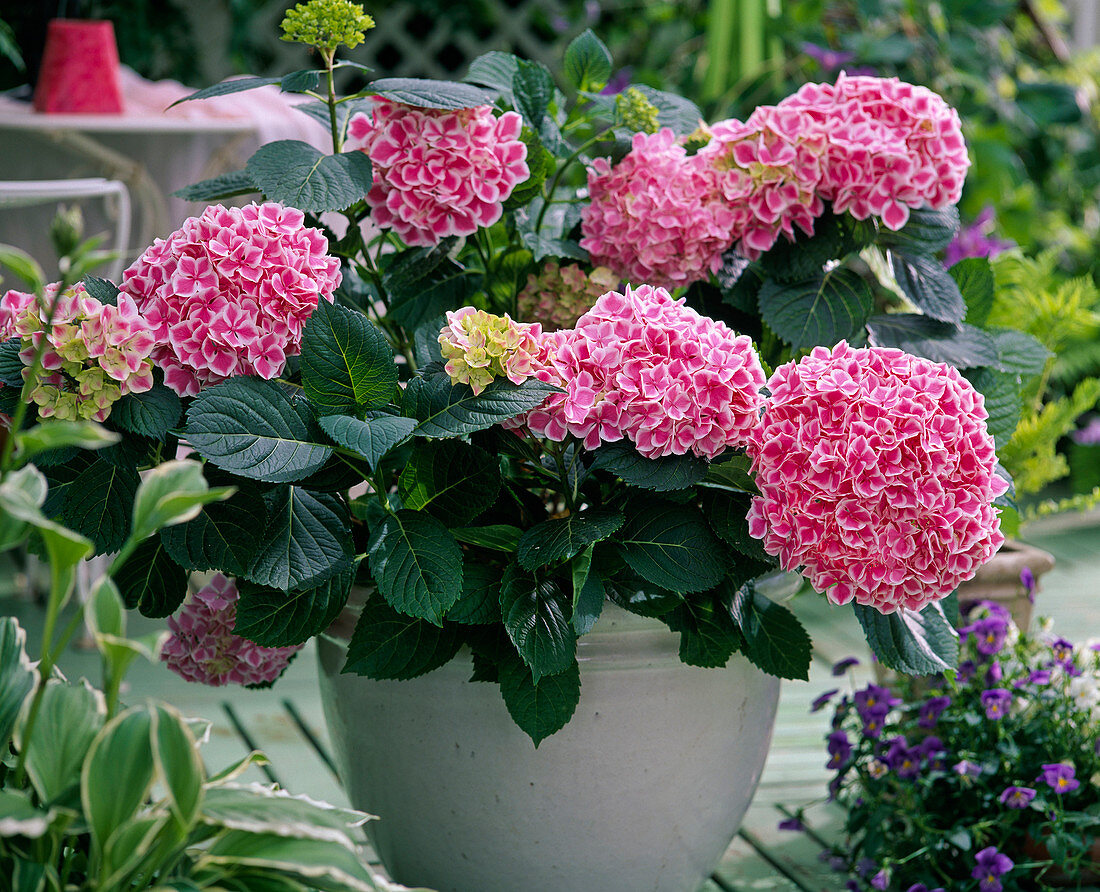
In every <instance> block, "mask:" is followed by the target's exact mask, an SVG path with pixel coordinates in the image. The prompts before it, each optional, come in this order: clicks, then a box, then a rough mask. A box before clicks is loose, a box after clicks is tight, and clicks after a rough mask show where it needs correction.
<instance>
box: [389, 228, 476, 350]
mask: <svg viewBox="0 0 1100 892" xmlns="http://www.w3.org/2000/svg"><path fill="white" fill-rule="evenodd" d="M452 241H453V240H452V239H446V240H444V242H442V243H440V244H439V245H436V246H435V247H432V248H410V249H409V250H407V251H402V252H401V253H400V254H397V255H394V258H393V259H392V260H390V261H388V262H387V263H386V264H385V267H384V269H383V271H382V284H383V286H385V288H386V291H387V292H388V294H389V296H390V305H389V317H390V318H392V319H393V320H394V321H395V322H397V324H398V325H401V326H402V327H404V328H405V329H408V330H410V331H415V330H417V329H419V328H421V327H422V326H425V325H427V324H429V323H430V322H432V321H433V320H435V319H437V318H439V317H440V316H443V315H444V314H445V313H446V312H447V311H449V310H457V309H458V308H459V307H461V306H464V305H465V304H467V303H469V300H468V298H469V297H470V296H471V295H472V294H473V293H474V291H475V290H476V288H477V282H478V277H477V276H476V275H475V274H474V273H473V272H471V271H470V270H467V269H466V268H465V267H463V266H461V265H460V264H459V263H457V262H455V261H454V260H453V259H451V257H450V256H449V255H448V252H449V250H450V249H451V247H452ZM435 336H436V337H438V336H439V332H438V331H436V332H435Z"/></svg>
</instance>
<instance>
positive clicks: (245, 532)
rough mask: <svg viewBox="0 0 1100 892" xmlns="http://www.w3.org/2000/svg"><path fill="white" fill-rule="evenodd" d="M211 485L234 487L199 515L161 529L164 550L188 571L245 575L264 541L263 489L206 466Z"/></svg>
mask: <svg viewBox="0 0 1100 892" xmlns="http://www.w3.org/2000/svg"><path fill="white" fill-rule="evenodd" d="M206 474H207V477H208V479H209V480H210V481H211V482H212V483H214V484H228V483H232V484H233V485H234V486H236V487H237V491H236V492H235V493H233V494H232V495H231V496H230V497H229V498H228V499H226V500H225V501H220V502H214V503H212V504H210V505H207V506H206V507H205V508H204V509H203V511H202V513H201V514H199V515H198V517H196V518H194V519H193V520H191V521H188V522H187V523H183V524H177V525H176V526H172V527H168V528H166V529H164V530H161V534H160V539H161V541H162V542H163V543H164V547H165V550H166V551H167V552H168V554H169V555H170V556H171V557H172V559H173V560H174V561H175V562H176V563H178V564H179V565H180V566H181V567H186V568H187V569H189V570H200V571H201V570H224V571H225V572H226V573H228V574H230V575H233V576H244V575H245V574H246V573H247V572H248V568H249V566H250V564H251V563H252V561H253V558H254V555H255V553H256V552H257V550H259V548H260V545H261V544H262V542H263V535H264V530H265V529H266V527H267V506H266V504H265V502H264V499H263V490H262V489H261V487H260V486H259V485H258V484H256V483H254V482H253V481H251V480H241V479H238V478H233V477H230V476H229V475H228V474H225V473H224V472H218V471H217V470H216V469H214V468H212V467H207V469H206Z"/></svg>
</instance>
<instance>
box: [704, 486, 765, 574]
mask: <svg viewBox="0 0 1100 892" xmlns="http://www.w3.org/2000/svg"><path fill="white" fill-rule="evenodd" d="M702 504H703V515H704V516H705V517H706V519H707V521H708V522H709V523H710V526H711V529H712V530H714V532H715V533H716V534H717V535H718V538H720V539H721V540H722V541H723V542H726V543H728V544H729V545H732V546H733V547H734V548H735V549H737V551H738V552H739V553H740V554H743V555H746V556H747V557H750V558H752V559H753V560H756V561H762V562H766V563H771V562H772V561H774V558H773V557H772V556H771V555H769V554H768V553H767V552H766V551H764V545H763V543H762V542H761V541H760V540H759V539H754V538H753V537H752V536H750V535H749V524H748V519H747V515H748V510H749V505H751V504H752V495H751V494H750V493H747V492H728V491H726V490H718V489H710V490H707V491H705V492H704V493H703V495H702Z"/></svg>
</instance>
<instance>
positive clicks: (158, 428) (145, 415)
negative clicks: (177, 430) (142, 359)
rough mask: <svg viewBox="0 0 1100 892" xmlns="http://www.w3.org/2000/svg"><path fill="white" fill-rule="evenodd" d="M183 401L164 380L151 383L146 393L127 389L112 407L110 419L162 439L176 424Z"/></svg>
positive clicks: (122, 425) (117, 424)
mask: <svg viewBox="0 0 1100 892" xmlns="http://www.w3.org/2000/svg"><path fill="white" fill-rule="evenodd" d="M182 414H183V403H182V402H181V401H180V398H179V397H178V396H176V392H175V391H174V390H172V389H171V388H169V387H165V386H164V385H163V384H154V385H153V389H152V390H147V391H146V392H145V393H128V394H126V396H124V397H123V398H122V399H120V400H119V401H118V402H117V403H115V404H114V406H113V407H112V409H111V423H112V424H114V425H115V427H120V428H122V429H123V430H124V431H130V433H134V434H141V435H142V436H144V437H151V438H152V439H154V440H164V438H165V437H167V436H168V432H169V431H170V430H172V428H174V427H175V426H176V425H177V424H179V420H180V415H182Z"/></svg>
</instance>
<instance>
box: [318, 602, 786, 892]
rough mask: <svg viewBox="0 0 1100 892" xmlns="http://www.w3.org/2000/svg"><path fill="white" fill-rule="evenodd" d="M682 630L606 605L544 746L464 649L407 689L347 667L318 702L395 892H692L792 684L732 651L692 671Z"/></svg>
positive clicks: (336, 661)
mask: <svg viewBox="0 0 1100 892" xmlns="http://www.w3.org/2000/svg"><path fill="white" fill-rule="evenodd" d="M678 643H679V636H677V635H675V634H673V633H672V632H670V631H669V630H668V628H667V627H665V626H664V625H663V624H661V623H659V622H658V621H656V620H650V619H645V618H642V617H639V616H635V615H633V614H630V613H627V612H626V611H624V610H621V609H620V608H618V607H615V606H613V605H610V604H609V605H606V607H605V610H604V613H603V616H602V617H601V618H600V620H599V622H598V623H597V624H596V626H595V628H594V629H593V630H592V631H591V632H590V633H589V634H588V635H585V636H584V637H582V638H581V639H580V641H579V642H578V657H579V661H580V666H581V698H580V705H579V706H578V708H577V711H576V713H575V714H574V716H573V718H572V720H571V721H570V722H569V724H567V725H566V726H565V728H564V729H562V730H561V731H559V732H558V733H557V734H554V735H552V736H551V737H548V738H547V739H546V740H544V741H543V742H542V743H541V745H540V746H539V747H538V748H537V749H536V748H535V747H534V746H533V745H532V743H531V740H530V739H529V738H528V737H527V736H526V735H525V734H524V733H523V732H522V731H520V729H519V728H517V727H516V725H515V723H514V722H513V721H512V719H511V718H510V717H509V715H508V712H507V710H506V709H505V706H504V703H503V701H502V700H501V697H500V692H499V691H498V689H497V686H496V685H493V684H483V683H468V681H467V680H468V679H469V678H470V675H471V673H472V663H471V659H470V657H469V654H468V653H466V652H465V651H464V652H463V653H460V655H459V657H458V658H457V659H455V660H452V661H451V662H450V663H448V664H446V665H445V666H443V667H442V668H440V669H437V670H435V671H433V672H430V673H428V674H427V675H424V676H421V677H420V678H416V679H413V680H411V681H372V680H369V679H365V678H359V677H356V676H352V675H341V674H340V669H341V667H342V666H343V664H344V660H345V656H346V646H345V644H344V643H343V642H341V641H339V640H337V639H335V638H333V637H331V636H326V637H323V638H322V639H321V641H320V649H319V654H320V662H321V694H322V701H323V704H324V710H325V716H326V719H327V722H328V727H329V732H330V735H331V737H332V739H333V741H334V744H335V748H336V751H337V755H338V761H339V763H340V769H341V773H342V776H343V779H344V785H345V788H346V789H347V791H348V794H349V796H350V798H351V801H352V802H353V803H354V804H355V805H356V806H357V807H359V808H363V809H365V810H366V811H369V812H371V813H372V814H375V815H378V816H379V817H380V818H381V820H379V821H377V822H372V823H371V825H370V827H371V830H372V832H373V841H374V845H375V848H376V850H377V851H378V854H379V856H380V857H381V859H382V862H383V864H385V866H386V868H387V869H388V870H389V871H390V873H391V874H392V875H393V877H394V878H395V879H396V880H398V881H399V882H402V883H405V884H409V885H425V886H429V887H431V888H433V889H438V890H440V892H516V890H524V892H563V890H569V892H597V890H599V892H614V890H620V892H646V890H660V892H692V890H695V889H697V888H698V887H699V885H701V884H702V883H703V882H704V881H705V879H706V878H707V877H708V876H709V875H710V873H711V872H712V871H713V869H714V867H715V866H716V864H717V863H718V861H719V859H720V858H721V857H722V854H723V852H724V851H725V850H726V848H727V847H728V846H729V843H730V841H731V840H732V838H733V836H734V834H735V833H736V832H737V828H738V826H739V824H740V822H741V819H742V817H743V816H744V814H745V811H746V810H747V809H748V806H749V802H750V800H751V799H752V796H753V793H754V791H755V789H756V785H757V783H758V781H759V779H760V774H761V772H762V771H763V768H764V762H765V759H766V757H767V753H768V747H769V745H770V742H771V735H772V728H773V725H774V723H775V714H776V705H777V701H778V698H779V681H778V679H776V678H773V677H771V676H768V675H765V674H764V673H762V672H761V671H759V670H758V669H756V668H755V667H754V666H752V665H751V664H750V663H749V662H748V661H747V660H745V659H743V658H742V657H740V656H735V657H734V658H733V659H732V660H731V661H730V663H729V664H728V666H727V667H726V668H725V669H700V668H695V667H692V666H686V665H684V664H683V663H681V662H680V659H679V656H678V652H677V651H678Z"/></svg>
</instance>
